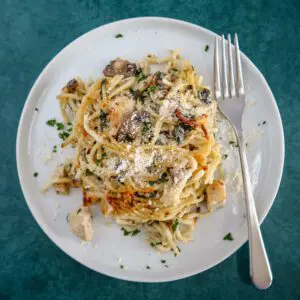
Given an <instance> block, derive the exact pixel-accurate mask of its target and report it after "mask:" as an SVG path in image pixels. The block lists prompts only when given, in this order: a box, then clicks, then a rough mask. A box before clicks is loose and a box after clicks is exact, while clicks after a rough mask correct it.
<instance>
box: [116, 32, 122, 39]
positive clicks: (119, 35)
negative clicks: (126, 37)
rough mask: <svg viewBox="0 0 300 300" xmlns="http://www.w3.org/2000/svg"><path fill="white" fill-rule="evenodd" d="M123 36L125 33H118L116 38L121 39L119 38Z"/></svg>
mask: <svg viewBox="0 0 300 300" xmlns="http://www.w3.org/2000/svg"><path fill="white" fill-rule="evenodd" d="M122 37H123V34H121V33H118V34H116V35H115V38H116V39H119V38H122Z"/></svg>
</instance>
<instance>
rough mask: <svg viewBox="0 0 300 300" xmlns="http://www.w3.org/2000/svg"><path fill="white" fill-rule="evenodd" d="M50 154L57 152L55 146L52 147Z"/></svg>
mask: <svg viewBox="0 0 300 300" xmlns="http://www.w3.org/2000/svg"><path fill="white" fill-rule="evenodd" d="M52 152H53V153H56V152H57V145H54V146H53V149H52Z"/></svg>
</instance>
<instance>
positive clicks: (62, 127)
mask: <svg viewBox="0 0 300 300" xmlns="http://www.w3.org/2000/svg"><path fill="white" fill-rule="evenodd" d="M64 128H65V125H64V124H63V123H58V122H56V129H57V130H63V129H64Z"/></svg>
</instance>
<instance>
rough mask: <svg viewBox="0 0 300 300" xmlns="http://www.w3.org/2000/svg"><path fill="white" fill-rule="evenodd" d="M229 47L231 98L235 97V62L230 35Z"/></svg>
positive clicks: (228, 39) (228, 37)
mask: <svg viewBox="0 0 300 300" xmlns="http://www.w3.org/2000/svg"><path fill="white" fill-rule="evenodd" d="M227 43H228V44H227V45H228V61H229V84H230V96H231V97H234V96H235V82H234V73H233V61H232V47H231V38H230V34H228V36H227Z"/></svg>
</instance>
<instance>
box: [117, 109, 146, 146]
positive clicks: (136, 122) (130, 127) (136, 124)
mask: <svg viewBox="0 0 300 300" xmlns="http://www.w3.org/2000/svg"><path fill="white" fill-rule="evenodd" d="M146 122H150V113H148V112H147V111H144V110H141V111H134V112H133V113H131V114H130V115H129V116H128V117H127V118H126V119H125V120H124V121H123V123H122V124H121V126H120V128H119V131H118V133H117V141H119V142H121V141H133V140H134V139H135V138H136V137H137V135H138V133H139V132H140V130H141V128H142V126H143V124H144V123H146Z"/></svg>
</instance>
